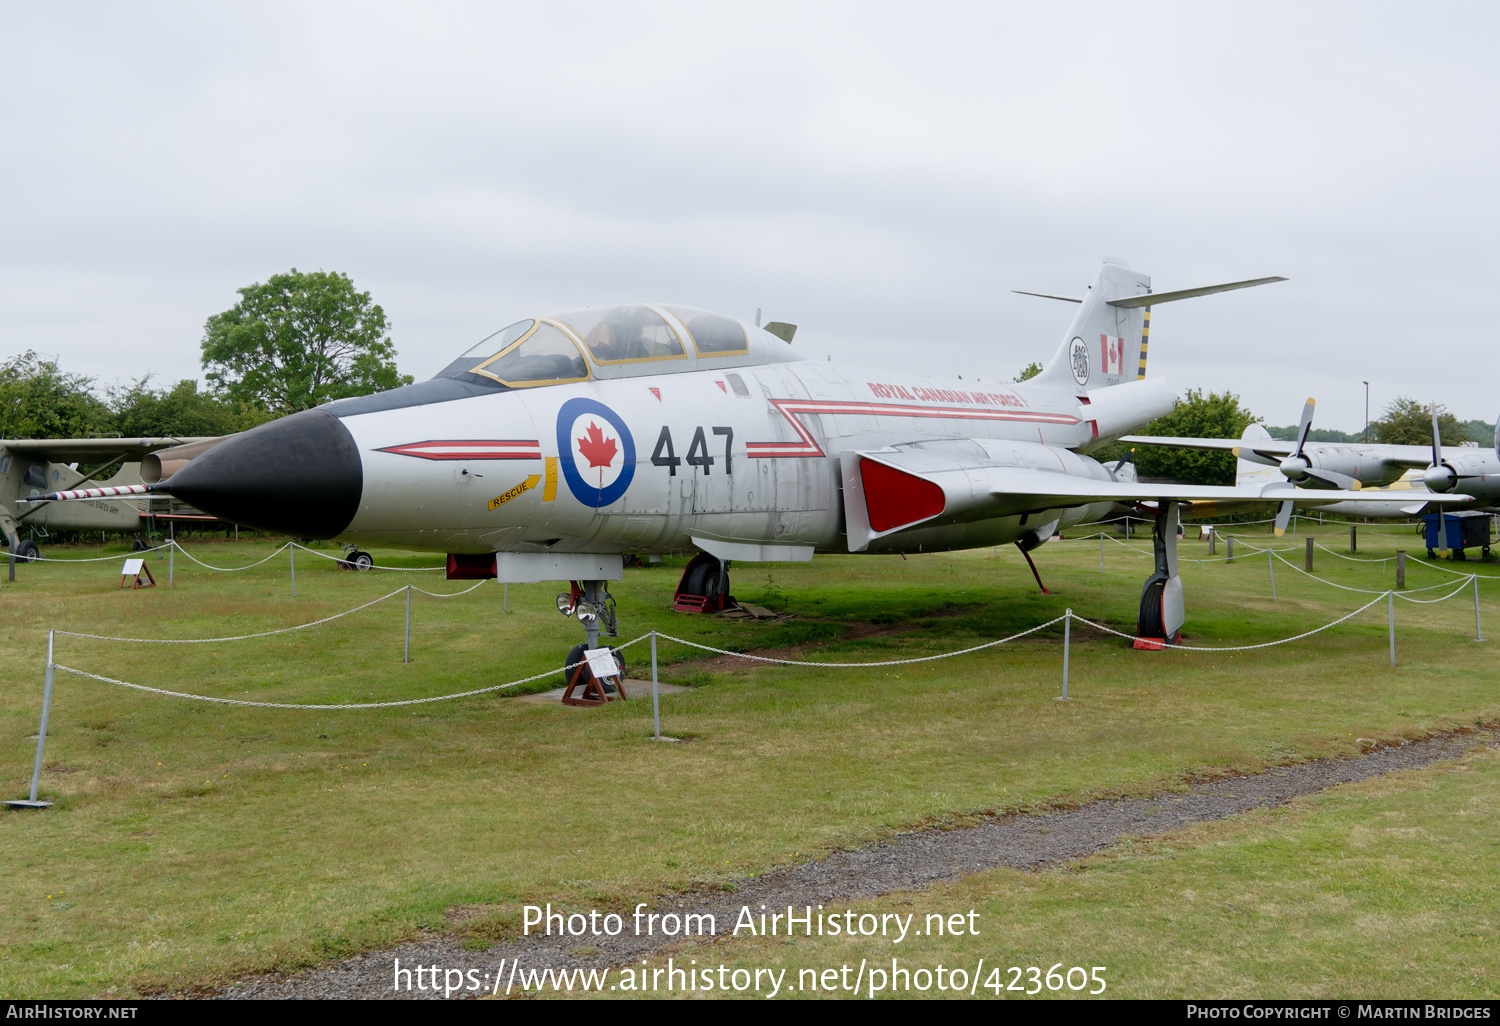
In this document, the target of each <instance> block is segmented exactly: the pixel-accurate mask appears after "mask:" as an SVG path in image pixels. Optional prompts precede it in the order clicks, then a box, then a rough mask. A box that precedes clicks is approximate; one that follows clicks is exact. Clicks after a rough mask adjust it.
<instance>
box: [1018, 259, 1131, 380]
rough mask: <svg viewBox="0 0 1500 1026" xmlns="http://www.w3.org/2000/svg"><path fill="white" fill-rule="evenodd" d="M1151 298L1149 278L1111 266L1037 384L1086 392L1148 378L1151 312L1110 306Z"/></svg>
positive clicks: (1098, 280)
mask: <svg viewBox="0 0 1500 1026" xmlns="http://www.w3.org/2000/svg"><path fill="white" fill-rule="evenodd" d="M1150 292H1151V278H1150V276H1149V275H1145V274H1142V273H1140V272H1139V271H1132V270H1131V269H1130V268H1128V267H1126V266H1124V265H1123V264H1117V263H1105V265H1104V266H1103V267H1102V268H1100V270H1099V275H1098V277H1096V278H1095V279H1094V284H1092V285H1090V286H1089V292H1088V295H1087V296H1085V297H1084V300H1083V302H1082V304H1080V306H1079V308H1078V313H1077V315H1076V316H1075V317H1074V318H1073V323H1072V325H1070V326H1069V328H1068V333H1067V335H1065V336H1064V337H1063V341H1062V345H1060V346H1059V347H1058V349H1057V352H1056V354H1054V355H1053V357H1052V359H1051V361H1049V362H1048V364H1047V366H1046V367H1044V368H1042V372H1041V373H1040V374H1038V375H1037V376H1036V377H1034V378H1032V379H1031V380H1032V381H1033V382H1035V383H1037V384H1049V385H1053V386H1055V387H1058V388H1076V389H1078V390H1079V391H1082V390H1084V389H1093V388H1106V387H1108V386H1110V385H1118V384H1121V383H1123V382H1125V381H1134V380H1136V379H1137V378H1143V377H1145V376H1146V343H1147V325H1148V323H1149V320H1148V319H1149V317H1150V307H1145V306H1129V307H1123V306H1112V305H1111V304H1110V301H1111V300H1116V299H1130V298H1134V297H1136V296H1144V295H1148V294H1149V293H1150Z"/></svg>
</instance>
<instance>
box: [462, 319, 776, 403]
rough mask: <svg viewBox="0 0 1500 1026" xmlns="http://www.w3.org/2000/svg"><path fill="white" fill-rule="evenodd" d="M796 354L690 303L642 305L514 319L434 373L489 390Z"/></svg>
mask: <svg viewBox="0 0 1500 1026" xmlns="http://www.w3.org/2000/svg"><path fill="white" fill-rule="evenodd" d="M793 359H796V357H795V356H793V355H792V354H791V353H790V352H788V351H787V349H786V346H785V344H783V343H780V341H779V340H778V339H777V338H775V337H774V336H772V335H770V334H767V333H766V332H764V331H762V330H760V329H758V328H747V327H746V326H745V325H744V324H743V323H741V322H740V321H737V320H735V319H734V318H733V317H726V316H724V315H723V314H716V313H711V312H709V311H707V310H695V309H693V308H692V307H688V306H656V305H646V304H639V303H637V304H626V305H621V306H590V307H584V308H583V309H581V310H564V311H563V312H562V313H556V314H551V315H548V316H546V317H534V318H528V319H527V320H523V321H517V322H516V323H514V324H512V325H510V326H509V327H506V328H502V329H501V330H499V331H497V332H495V333H494V334H493V335H490V336H489V337H488V338H486V339H484V341H482V342H480V343H479V344H478V345H476V346H474V347H473V348H472V349H470V350H469V351H468V352H466V353H464V354H463V355H462V356H460V357H459V358H458V359H457V360H454V361H453V362H452V363H450V364H449V365H448V366H447V367H445V368H443V370H442V371H441V372H440V373H439V374H438V375H437V377H439V378H453V379H455V380H458V381H463V382H467V383H469V384H477V385H483V386H486V387H489V388H502V387H504V388H533V387H536V386H538V385H561V384H567V383H569V382H574V381H587V380H589V379H590V378H615V377H633V376H636V375H640V374H665V373H671V372H673V371H685V370H697V369H700V367H704V366H712V367H736V366H744V365H746V364H760V363H772V362H783V361H787V360H793ZM700 361H711V362H709V363H707V364H706V365H705V364H701V363H700Z"/></svg>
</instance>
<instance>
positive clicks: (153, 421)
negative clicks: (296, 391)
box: [106, 374, 275, 437]
mask: <svg viewBox="0 0 1500 1026" xmlns="http://www.w3.org/2000/svg"><path fill="white" fill-rule="evenodd" d="M150 380H151V377H150V375H149V374H148V375H147V376H146V377H143V378H141V379H140V380H139V381H137V382H135V383H134V384H132V385H131V386H130V387H128V388H111V389H107V390H106V391H107V393H108V396H109V405H110V407H111V412H112V413H113V415H114V424H115V430H116V431H118V432H119V433H120V434H121V435H125V436H127V437H136V436H146V437H157V436H162V435H179V436H180V435H227V434H230V433H232V432H235V431H244V430H245V429H247V428H252V427H254V426H255V425H257V424H263V423H265V422H266V421H268V420H271V419H272V418H273V417H274V416H275V415H274V414H273V413H271V412H270V411H269V410H267V409H266V408H265V407H262V406H250V407H247V406H245V405H244V404H243V403H240V402H236V401H234V400H228V399H224V398H221V397H219V396H216V395H214V394H212V393H211V392H203V391H199V389H198V382H197V381H195V380H194V379H192V378H184V379H183V380H181V381H179V382H177V384H175V385H173V386H172V387H171V388H170V389H167V390H160V389H153V388H151V387H150Z"/></svg>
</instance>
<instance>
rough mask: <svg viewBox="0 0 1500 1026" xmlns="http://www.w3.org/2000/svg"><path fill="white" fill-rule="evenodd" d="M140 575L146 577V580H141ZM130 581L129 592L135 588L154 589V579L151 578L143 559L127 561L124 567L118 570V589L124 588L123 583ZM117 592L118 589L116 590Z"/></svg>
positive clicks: (148, 568)
mask: <svg viewBox="0 0 1500 1026" xmlns="http://www.w3.org/2000/svg"><path fill="white" fill-rule="evenodd" d="M141 574H145V575H146V580H144V581H142V580H141ZM126 581H130V582H131V585H130V590H131V591H134V590H135V589H136V588H154V587H156V578H154V577H152V576H151V568H150V567H149V566H147V565H146V561H145V560H144V559H127V560H126V561H125V565H124V566H123V567H121V568H120V587H121V588H123V587H125V582H126ZM116 590H118V589H116Z"/></svg>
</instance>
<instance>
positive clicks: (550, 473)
mask: <svg viewBox="0 0 1500 1026" xmlns="http://www.w3.org/2000/svg"><path fill="white" fill-rule="evenodd" d="M556 499H557V457H556V456H548V457H547V483H546V484H544V485H542V501H543V502H553V501H555V500H556Z"/></svg>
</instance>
